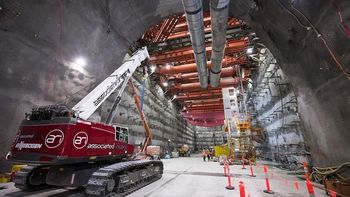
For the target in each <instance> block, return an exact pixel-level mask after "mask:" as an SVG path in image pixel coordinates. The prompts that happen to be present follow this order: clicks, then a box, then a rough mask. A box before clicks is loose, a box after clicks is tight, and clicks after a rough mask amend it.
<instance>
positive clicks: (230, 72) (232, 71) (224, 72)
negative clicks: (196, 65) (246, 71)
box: [170, 67, 236, 79]
mask: <svg viewBox="0 0 350 197" xmlns="http://www.w3.org/2000/svg"><path fill="white" fill-rule="evenodd" d="M235 75H236V67H235V68H234V67H227V68H222V69H221V74H220V76H221V77H233V76H235ZM170 76H171V75H170ZM173 76H174V77H175V79H190V78H197V79H198V73H197V72H192V73H185V74H175V75H173Z"/></svg>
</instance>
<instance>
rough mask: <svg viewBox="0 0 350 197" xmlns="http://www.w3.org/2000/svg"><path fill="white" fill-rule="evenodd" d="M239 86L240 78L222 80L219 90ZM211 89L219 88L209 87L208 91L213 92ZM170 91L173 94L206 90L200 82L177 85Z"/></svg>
mask: <svg viewBox="0 0 350 197" xmlns="http://www.w3.org/2000/svg"><path fill="white" fill-rule="evenodd" d="M237 85H239V78H238V77H236V78H228V79H226V78H222V79H221V80H220V84H219V88H225V87H232V86H237ZM211 89H217V88H211V87H208V88H207V89H206V90H211ZM170 90H171V91H172V92H192V91H196V90H204V89H203V88H202V87H201V86H200V84H199V82H197V83H185V84H179V85H175V86H172V87H171V88H170Z"/></svg>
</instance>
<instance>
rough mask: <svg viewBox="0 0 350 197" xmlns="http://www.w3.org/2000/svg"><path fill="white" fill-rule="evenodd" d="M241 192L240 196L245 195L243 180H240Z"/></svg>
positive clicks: (243, 196)
mask: <svg viewBox="0 0 350 197" xmlns="http://www.w3.org/2000/svg"><path fill="white" fill-rule="evenodd" d="M239 194H240V197H245V189H244V183H243V181H240V182H239Z"/></svg>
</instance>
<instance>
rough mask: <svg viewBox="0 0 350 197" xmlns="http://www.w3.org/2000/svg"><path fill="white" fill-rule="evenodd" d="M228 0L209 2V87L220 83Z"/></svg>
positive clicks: (212, 0)
mask: <svg viewBox="0 0 350 197" xmlns="http://www.w3.org/2000/svg"><path fill="white" fill-rule="evenodd" d="M229 3H230V0H211V1H210V17H211V33H212V39H213V42H212V45H213V46H212V47H213V49H212V52H211V63H212V66H211V69H210V86H211V87H217V86H218V85H219V81H220V72H221V62H222V59H223V57H224V50H225V44H226V26H227V17H228V5H229Z"/></svg>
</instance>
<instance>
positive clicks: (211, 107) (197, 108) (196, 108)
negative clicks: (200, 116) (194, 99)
mask: <svg viewBox="0 0 350 197" xmlns="http://www.w3.org/2000/svg"><path fill="white" fill-rule="evenodd" d="M188 110H189V111H191V110H224V106H208V107H191V108H188Z"/></svg>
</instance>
